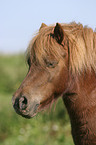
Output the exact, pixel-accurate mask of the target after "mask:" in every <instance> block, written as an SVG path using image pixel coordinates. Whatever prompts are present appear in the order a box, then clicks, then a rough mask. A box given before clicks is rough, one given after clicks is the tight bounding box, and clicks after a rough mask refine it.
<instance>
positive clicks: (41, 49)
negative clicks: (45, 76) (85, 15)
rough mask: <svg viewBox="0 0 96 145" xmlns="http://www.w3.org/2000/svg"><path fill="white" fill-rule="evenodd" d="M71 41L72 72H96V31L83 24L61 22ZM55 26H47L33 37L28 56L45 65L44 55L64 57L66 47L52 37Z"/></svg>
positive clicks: (57, 58) (57, 57)
mask: <svg viewBox="0 0 96 145" xmlns="http://www.w3.org/2000/svg"><path fill="white" fill-rule="evenodd" d="M61 26H62V28H63V30H64V33H65V36H67V37H66V38H67V39H68V41H69V43H68V44H66V45H69V46H67V48H69V53H70V54H69V55H70V60H69V61H70V70H71V71H72V73H76V72H77V73H81V72H83V71H84V70H87V69H88V70H90V71H91V70H92V69H93V70H94V71H95V72H96V32H93V30H92V29H91V28H87V27H83V26H82V24H76V23H70V24H61ZM53 31H54V26H45V27H44V28H42V29H40V30H39V32H38V34H37V35H36V36H35V37H34V38H33V39H32V41H31V42H30V44H29V47H28V57H29V56H30V57H32V58H33V59H34V58H35V61H38V62H39V63H40V64H41V65H44V57H45V58H46V57H48V56H50V54H51V56H53V57H54V58H55V59H56V60H58V61H59V59H60V58H62V59H64V57H63V56H64V53H65V49H64V47H66V46H64V47H60V45H59V44H58V43H56V40H55V39H54V38H53V37H52V34H53Z"/></svg>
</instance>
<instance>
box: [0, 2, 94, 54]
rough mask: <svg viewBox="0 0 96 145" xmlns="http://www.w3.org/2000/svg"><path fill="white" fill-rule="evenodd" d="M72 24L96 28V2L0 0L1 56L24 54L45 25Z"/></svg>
mask: <svg viewBox="0 0 96 145" xmlns="http://www.w3.org/2000/svg"><path fill="white" fill-rule="evenodd" d="M72 21H76V22H77V23H78V22H80V23H82V24H83V25H88V26H89V27H92V28H93V29H95V27H96V0H0V53H18V52H22V51H25V50H26V48H27V46H28V43H29V41H30V40H31V39H32V37H33V36H34V33H35V32H37V30H38V29H39V27H40V25H41V23H42V22H43V23H46V24H47V25H49V24H53V23H56V22H59V23H70V22H72Z"/></svg>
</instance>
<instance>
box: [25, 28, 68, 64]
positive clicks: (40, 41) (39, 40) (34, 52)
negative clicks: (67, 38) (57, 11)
mask: <svg viewBox="0 0 96 145" xmlns="http://www.w3.org/2000/svg"><path fill="white" fill-rule="evenodd" d="M52 30H53V28H52V27H50V29H48V30H47V28H46V29H41V31H39V33H38V34H37V35H36V36H35V37H34V38H33V39H32V40H31V42H30V44H29V47H28V49H27V57H31V58H32V59H36V60H38V61H39V62H40V63H42V62H43V60H44V58H46V59H56V60H59V59H60V57H61V56H63V55H65V51H64V48H63V47H62V46H60V45H59V44H58V43H57V42H56V40H55V39H54V38H53V37H52Z"/></svg>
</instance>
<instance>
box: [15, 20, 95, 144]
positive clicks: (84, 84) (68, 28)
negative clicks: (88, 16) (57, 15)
mask: <svg viewBox="0 0 96 145" xmlns="http://www.w3.org/2000/svg"><path fill="white" fill-rule="evenodd" d="M27 51H28V53H27V62H28V65H29V70H28V74H27V76H26V77H25V79H24V81H23V82H22V84H21V86H20V87H19V89H18V90H17V91H16V93H15V94H14V96H13V99H12V102H13V106H14V108H15V111H16V112H17V113H18V114H20V115H22V116H23V117H26V118H31V117H33V116H35V115H36V114H37V113H38V112H40V111H41V110H42V109H44V108H46V107H47V106H49V105H50V104H51V103H52V102H54V101H55V100H56V99H57V98H58V97H60V96H62V98H63V101H64V104H65V106H66V108H67V110H68V114H69V117H70V122H71V127H72V136H73V140H74V143H75V145H96V32H93V30H92V29H91V28H87V27H83V26H82V24H76V23H70V24H59V23H57V24H56V25H55V26H53V25H52V26H47V25H45V24H42V25H41V27H40V29H39V32H38V34H37V35H36V36H35V37H34V38H33V39H32V41H31V42H30V44H29V47H28V49H27Z"/></svg>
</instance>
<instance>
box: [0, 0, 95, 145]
mask: <svg viewBox="0 0 96 145" xmlns="http://www.w3.org/2000/svg"><path fill="white" fill-rule="evenodd" d="M95 15H96V0H91V1H90V0H80V1H77V0H67V1H66V0H59V1H58V0H40V1H39V0H34V1H32V0H0V145H64V144H65V145H73V141H72V137H71V129H70V128H71V127H70V122H69V117H68V114H67V111H66V109H65V107H64V105H63V102H62V99H59V100H58V102H57V105H56V109H55V111H54V105H53V109H52V110H50V111H48V110H47V111H45V112H42V113H39V114H38V115H37V116H36V117H34V118H33V119H30V120H27V119H25V118H22V117H21V116H19V115H17V114H16V113H15V111H14V109H13V107H12V101H11V99H12V95H13V93H14V92H15V91H16V89H17V88H18V87H19V85H20V84H21V82H22V80H23V79H24V77H25V76H26V73H27V70H28V66H27V64H26V59H25V51H26V48H27V46H28V43H29V42H30V40H31V39H32V37H34V35H35V34H36V32H38V29H39V27H40V26H41V23H42V22H43V23H46V24H47V25H49V24H55V23H56V22H59V23H70V22H72V21H75V22H76V23H78V22H80V23H82V24H83V25H87V26H88V27H91V28H93V30H95V27H96V16H95Z"/></svg>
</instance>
